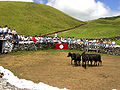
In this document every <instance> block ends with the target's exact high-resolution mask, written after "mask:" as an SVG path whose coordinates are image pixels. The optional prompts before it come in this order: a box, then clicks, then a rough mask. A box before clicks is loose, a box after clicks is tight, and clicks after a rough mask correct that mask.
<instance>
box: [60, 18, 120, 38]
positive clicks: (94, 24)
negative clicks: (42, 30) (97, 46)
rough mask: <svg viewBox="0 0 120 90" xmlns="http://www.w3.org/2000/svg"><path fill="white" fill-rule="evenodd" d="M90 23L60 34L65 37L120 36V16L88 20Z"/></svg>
mask: <svg viewBox="0 0 120 90" xmlns="http://www.w3.org/2000/svg"><path fill="white" fill-rule="evenodd" d="M87 23H88V24H87V25H85V26H82V27H79V28H77V29H75V30H73V31H67V32H64V33H60V34H58V35H59V36H63V37H68V36H71V37H73V36H74V37H76V38H105V37H115V36H120V16H117V17H109V18H101V19H97V20H93V21H88V22H87Z"/></svg>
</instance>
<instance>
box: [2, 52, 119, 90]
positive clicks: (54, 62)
mask: <svg viewBox="0 0 120 90" xmlns="http://www.w3.org/2000/svg"><path fill="white" fill-rule="evenodd" d="M66 56H67V52H60V51H59V52H53V51H39V52H34V53H28V54H25V55H1V56H0V65H1V66H3V67H4V68H7V69H9V70H11V71H12V72H13V73H14V74H15V75H17V76H18V77H19V78H24V79H27V80H32V81H34V82H36V83H38V82H44V83H46V84H49V85H52V86H55V87H59V88H68V89H70V90H112V89H114V88H115V89H117V90H119V89H120V57H113V56H102V61H103V66H97V67H87V69H86V70H85V69H84V68H83V67H81V66H78V67H74V66H72V65H70V58H68V57H66Z"/></svg>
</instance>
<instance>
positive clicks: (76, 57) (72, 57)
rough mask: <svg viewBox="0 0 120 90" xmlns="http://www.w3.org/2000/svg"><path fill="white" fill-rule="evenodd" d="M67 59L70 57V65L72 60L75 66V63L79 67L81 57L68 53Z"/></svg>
mask: <svg viewBox="0 0 120 90" xmlns="http://www.w3.org/2000/svg"><path fill="white" fill-rule="evenodd" d="M67 57H71V64H72V61H73V60H74V64H75V65H77V61H78V62H79V65H80V61H81V55H80V54H78V53H77V54H76V53H71V52H69V53H68V55H67Z"/></svg>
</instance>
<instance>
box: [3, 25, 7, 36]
mask: <svg viewBox="0 0 120 90" xmlns="http://www.w3.org/2000/svg"><path fill="white" fill-rule="evenodd" d="M7 29H8V27H7V25H5V26H4V28H3V34H4V38H5V35H6V34H7Z"/></svg>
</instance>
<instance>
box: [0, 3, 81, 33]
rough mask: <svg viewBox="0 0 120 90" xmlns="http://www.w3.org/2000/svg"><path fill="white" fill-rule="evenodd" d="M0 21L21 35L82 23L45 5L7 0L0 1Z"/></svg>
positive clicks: (56, 29)
mask: <svg viewBox="0 0 120 90" xmlns="http://www.w3.org/2000/svg"><path fill="white" fill-rule="evenodd" d="M0 21H1V22H0V25H2V26H4V25H8V26H9V27H11V28H12V29H14V28H15V29H16V31H17V32H18V34H23V35H42V34H46V33H50V32H55V31H59V30H63V29H67V28H70V27H74V26H76V25H79V24H81V23H83V22H82V21H79V20H77V19H74V18H72V17H70V16H68V15H67V14H65V13H63V12H61V11H59V10H57V9H55V8H53V7H50V6H47V5H43V4H38V3H32V2H8V1H0Z"/></svg>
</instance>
